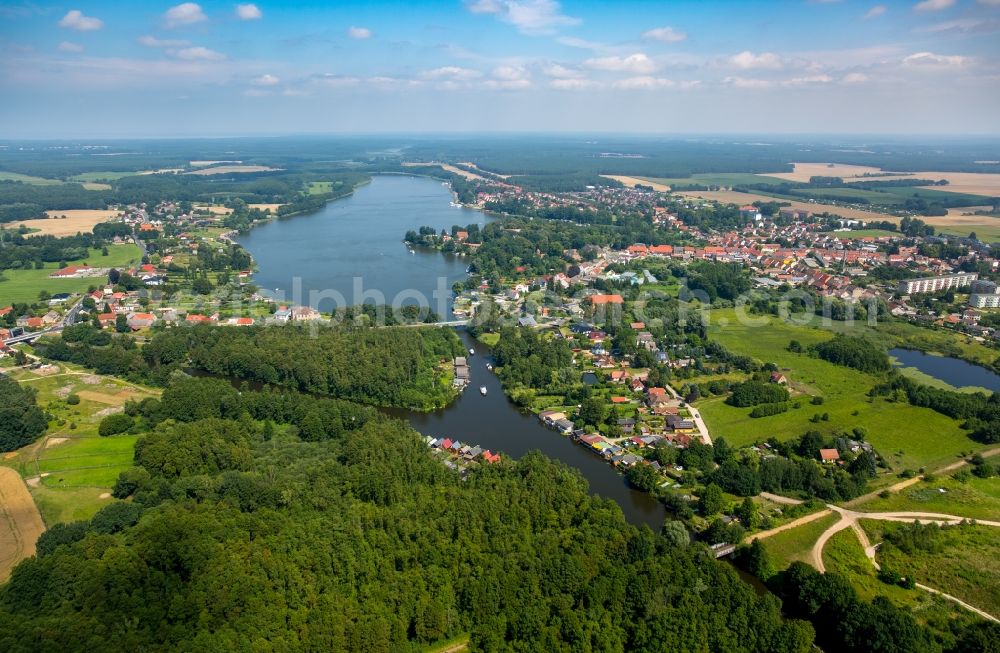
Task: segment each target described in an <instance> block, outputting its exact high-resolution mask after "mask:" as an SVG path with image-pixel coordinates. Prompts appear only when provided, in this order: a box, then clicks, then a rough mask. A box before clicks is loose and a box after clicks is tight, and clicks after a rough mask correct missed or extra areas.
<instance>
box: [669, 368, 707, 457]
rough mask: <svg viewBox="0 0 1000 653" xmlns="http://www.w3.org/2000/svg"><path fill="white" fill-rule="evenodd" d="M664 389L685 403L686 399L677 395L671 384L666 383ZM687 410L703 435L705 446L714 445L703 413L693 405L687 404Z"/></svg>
mask: <svg viewBox="0 0 1000 653" xmlns="http://www.w3.org/2000/svg"><path fill="white" fill-rule="evenodd" d="M663 387H664V388H666V389H667V392H669V393H670V395H671V396H672V397H673V398H674V399H677V400H679V401H684V398H683V397H681V396H680V395H679V394H677V391H676V390H674V389H673V387H671V386H670V384H668V383H664V384H663ZM687 409H688V412H690V413H691V421H693V422H694V425H695V426H696V427H698V432H699V433H701V439H702V441H703V442H704V443H705V444H712V434H711V433H709V432H708V425H707V424H705V420H704V419H702V417H701V412H700V411H699V410H698V409H697V408H695V407H694V406H692V405H691V404H687Z"/></svg>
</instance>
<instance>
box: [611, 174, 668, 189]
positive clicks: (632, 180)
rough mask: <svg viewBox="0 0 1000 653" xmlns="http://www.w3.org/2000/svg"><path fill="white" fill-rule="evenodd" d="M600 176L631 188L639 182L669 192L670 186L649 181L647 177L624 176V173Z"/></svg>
mask: <svg viewBox="0 0 1000 653" xmlns="http://www.w3.org/2000/svg"><path fill="white" fill-rule="evenodd" d="M601 176H602V177H604V178H605V179H614V180H615V181H617V182H618V183H620V184H625V185H626V186H629V187H631V188H635V187H636V186H638V185H639V184H642V185H643V186H649V187H650V188H652V189H653V190H655V191H659V192H661V193H668V192H670V186H667V185H666V184H660V183H657V182H655V181H650V180H648V179H639V178H638V177H626V176H624V175H601Z"/></svg>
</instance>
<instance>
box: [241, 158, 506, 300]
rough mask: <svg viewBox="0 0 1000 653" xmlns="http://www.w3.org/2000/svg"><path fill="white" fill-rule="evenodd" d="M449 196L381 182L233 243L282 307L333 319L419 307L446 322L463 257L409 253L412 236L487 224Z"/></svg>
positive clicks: (424, 182) (381, 178)
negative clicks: (372, 309)
mask: <svg viewBox="0 0 1000 653" xmlns="http://www.w3.org/2000/svg"><path fill="white" fill-rule="evenodd" d="M451 200H452V195H451V191H450V190H449V189H448V188H447V187H446V186H442V185H441V182H439V181H435V180H432V179H428V178H425V177H410V176H402V175H377V176H375V177H373V178H372V181H371V183H370V184H367V185H364V186H361V187H359V188H358V189H357V190H356V191H355V192H354V193H353V194H352V195H350V196H348V197H345V198H343V199H339V200H336V201H334V202H330V203H329V204H327V205H326V206H325V207H324V208H322V209H320V210H318V211H315V212H312V213H307V214H302V215H295V216H290V217H287V218H279V219H276V220H273V221H271V222H268V223H266V224H262V225H260V226H257V227H254V228H253V229H251V230H250V231H249V233H246V234H241V235H239V236H238V237H237V238H236V242H238V243H239V244H240V245H242V246H243V247H244V248H245V249H246V250H247V251H249V252H250V253H251V254H252V255H253V257H254V261H255V262H256V263H257V272H256V273H255V274H254V283H255V284H257V285H258V286H259V287H260V288H261V290H262V292H266V293H267V294H270V295H272V296H274V297H275V299H277V300H279V301H283V302H289V303H291V304H295V305H300V306H311V307H313V308H315V309H317V310H321V311H324V312H330V311H332V310H334V308H337V307H343V306H354V305H356V304H361V303H374V304H389V305H396V306H399V305H403V304H412V303H420V299H419V298H425V301H426V305H427V306H429V307H430V309H431V310H433V311H435V312H436V313H437V314H438V315H440V316H442V317H444V318H451V317H453V315H452V313H451V306H452V299H453V295H452V292H451V286H452V284H453V283H455V282H456V281H462V280H464V279H465V278H466V274H465V270H466V268H467V267H468V264H469V261H468V259H466V258H463V257H460V256H455V255H446V254H442V253H440V252H438V251H436V250H433V249H423V248H415V249H412V250H411V249H410V248H408V247H407V246H406V244H404V243H403V236H404V235H405V234H406V232H407V230H410V229H413V230H416V229H417V228H418V227H421V226H425V225H426V226H431V227H434V228H435V229H436V230H438V231H440V230H441V229H447V230H449V231H450V230H451V228H452V226H454V225H459V226H463V227H464V226H465V225H468V224H473V223H475V224H478V225H483V224H485V223H486V222H487V221H488V220H489V219H490V218H488V217H487V216H486V214H484V213H483V212H481V211H475V210H471V209H466V208H455V206H453V205H452V204H451Z"/></svg>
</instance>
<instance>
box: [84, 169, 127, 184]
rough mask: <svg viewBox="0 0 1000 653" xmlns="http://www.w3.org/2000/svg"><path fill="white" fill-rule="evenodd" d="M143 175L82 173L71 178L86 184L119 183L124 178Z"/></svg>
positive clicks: (111, 172)
mask: <svg viewBox="0 0 1000 653" xmlns="http://www.w3.org/2000/svg"><path fill="white" fill-rule="evenodd" d="M140 174H143V173H141V172H132V171H110V170H109V171H107V172H81V173H80V174H78V175H73V176H72V177H69V180H70V181H80V182H84V183H92V182H99V181H118V180H119V179H121V178H122V177H133V176H135V175H140Z"/></svg>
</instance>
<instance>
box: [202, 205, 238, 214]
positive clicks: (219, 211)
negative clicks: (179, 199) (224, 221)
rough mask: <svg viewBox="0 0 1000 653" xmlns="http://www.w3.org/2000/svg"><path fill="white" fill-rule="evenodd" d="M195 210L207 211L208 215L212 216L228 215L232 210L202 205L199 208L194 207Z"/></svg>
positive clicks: (224, 207)
mask: <svg viewBox="0 0 1000 653" xmlns="http://www.w3.org/2000/svg"><path fill="white" fill-rule="evenodd" d="M194 208H196V209H207V210H208V212H209V213H211V214H213V215H229V214H230V213H232V212H233V210H232V209H231V208H229V207H226V206H208V205H205V204H202V205H201V206H195V207H194Z"/></svg>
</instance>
